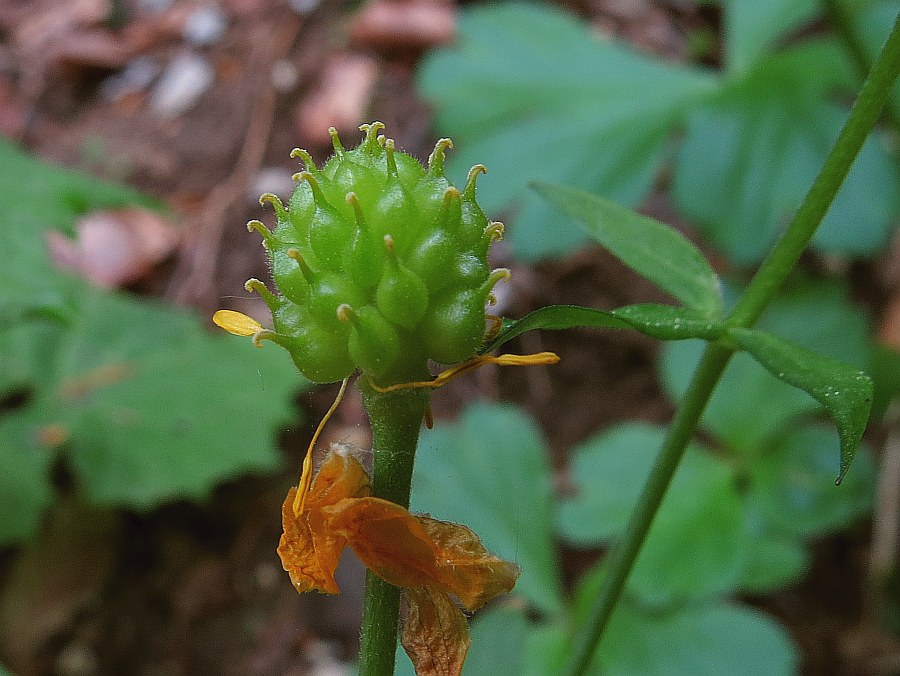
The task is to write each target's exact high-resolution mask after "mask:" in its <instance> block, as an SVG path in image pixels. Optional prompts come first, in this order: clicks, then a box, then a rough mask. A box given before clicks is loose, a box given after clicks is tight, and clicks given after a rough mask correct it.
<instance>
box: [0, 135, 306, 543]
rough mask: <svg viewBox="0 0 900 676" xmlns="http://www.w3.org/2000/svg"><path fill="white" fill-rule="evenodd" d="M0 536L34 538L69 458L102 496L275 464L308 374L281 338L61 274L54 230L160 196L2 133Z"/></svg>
mask: <svg viewBox="0 0 900 676" xmlns="http://www.w3.org/2000/svg"><path fill="white" fill-rule="evenodd" d="M0 182H2V184H3V185H4V190H3V191H2V192H0V213H2V214H3V215H4V219H5V221H6V222H5V226H4V227H3V228H2V229H0V318H2V324H0V401H3V402H4V403H3V407H2V409H0V513H2V514H3V515H4V518H3V519H2V520H0V546H2V545H4V544H9V543H14V542H16V541H19V540H22V539H25V538H28V537H29V536H30V535H32V534H33V533H34V532H35V531H36V529H38V528H39V526H40V521H41V515H42V513H43V510H44V509H45V508H46V507H47V505H48V504H49V503H50V502H51V501H52V500H53V499H54V491H55V489H54V487H53V482H52V480H51V475H52V473H53V467H54V465H55V463H57V462H58V461H62V462H64V463H65V464H66V467H67V468H68V469H69V470H70V471H71V473H72V475H73V476H74V478H75V480H76V483H77V486H78V489H79V490H80V491H81V492H82V494H83V496H84V497H85V498H86V499H87V500H90V501H92V502H94V503H98V504H103V505H115V506H125V507H129V508H134V509H147V508H151V507H153V506H155V505H157V504H159V503H161V502H164V501H167V500H172V499H175V498H188V499H201V498H203V497H205V496H207V495H208V494H209V492H210V491H211V489H212V488H213V487H214V486H215V485H216V484H217V483H218V482H220V481H222V480H224V479H226V478H230V477H234V476H236V475H238V474H240V473H243V472H248V471H262V470H269V469H272V468H274V467H275V466H276V465H277V464H278V454H277V451H276V447H275V444H274V441H275V440H274V432H275V430H276V429H277V426H278V425H279V424H281V423H283V422H285V421H287V420H290V419H291V417H292V415H293V409H292V405H291V395H292V393H294V392H295V391H297V390H298V389H299V388H300V387H302V386H303V382H304V381H302V379H300V378H299V377H298V376H297V375H296V373H295V371H294V369H293V367H292V366H291V365H290V362H289V361H288V359H287V357H286V355H284V354H283V353H282V352H281V351H280V350H263V351H256V350H255V348H253V347H252V346H251V345H250V344H249V342H247V341H233V340H229V339H227V338H226V337H218V336H212V335H209V334H208V333H207V332H206V330H205V329H204V327H203V325H202V323H201V322H200V321H199V320H198V318H197V317H195V316H194V315H193V314H191V313H189V312H185V311H183V310H178V309H175V308H171V307H166V306H164V305H162V304H160V303H157V302H153V301H149V300H142V299H138V298H135V297H132V296H128V295H125V294H121V293H113V292H107V291H100V290H98V289H95V288H92V287H91V286H89V285H88V284H87V283H86V282H84V281H82V280H78V279H75V278H72V277H70V276H68V275H66V274H63V273H61V272H59V271H57V270H56V269H55V268H54V267H53V265H52V264H51V263H50V261H49V258H48V255H47V250H46V246H45V235H46V233H47V232H48V230H50V229H57V230H61V231H63V232H66V233H69V234H71V233H72V227H73V223H74V221H75V219H76V218H77V217H78V216H80V215H83V214H85V213H87V212H89V211H92V210H95V209H102V208H111V207H117V206H123V205H135V204H140V205H144V206H153V205H152V203H151V202H150V201H149V200H148V199H147V198H145V197H143V196H141V195H139V194H138V193H136V192H134V191H133V190H130V189H127V188H124V187H122V186H118V185H113V184H108V183H104V182H101V181H97V180H95V179H92V178H90V177H88V176H86V175H84V174H80V173H78V172H73V171H68V170H64V169H61V168H58V167H54V166H51V165H48V164H45V163H42V162H39V161H37V160H35V159H34V158H32V157H29V156H28V155H26V154H25V153H23V152H21V151H20V150H18V149H17V148H15V147H14V146H12V145H11V144H9V143H7V142H0Z"/></svg>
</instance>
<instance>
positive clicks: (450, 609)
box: [400, 589, 471, 676]
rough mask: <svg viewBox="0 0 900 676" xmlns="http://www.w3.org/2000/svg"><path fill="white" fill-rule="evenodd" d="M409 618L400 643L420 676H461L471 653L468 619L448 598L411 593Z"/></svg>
mask: <svg viewBox="0 0 900 676" xmlns="http://www.w3.org/2000/svg"><path fill="white" fill-rule="evenodd" d="M406 601H407V604H408V605H409V614H408V615H407V617H406V621H405V622H404V623H403V632H402V633H401V635H400V642H401V643H402V644H403V649H404V650H406V654H407V655H409V659H410V660H412V663H413V666H414V667H415V668H416V675H417V676H459V674H461V673H462V668H463V662H465V659H466V653H467V652H468V651H469V643H470V642H471V641H470V639H469V627H468V625H467V623H466V616H465V615H463V614H462V612H461V611H460V609H459V608H457V607H456V605H455V604H454V603H453V601H451V600H450V598H449V597H448V596H447V595H446V594H441V593H439V592H433V591H431V590H429V589H407V590H406Z"/></svg>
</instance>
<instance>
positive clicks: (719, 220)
mask: <svg viewBox="0 0 900 676" xmlns="http://www.w3.org/2000/svg"><path fill="white" fill-rule="evenodd" d="M840 4H841V6H842V7H844V9H846V11H847V12H848V13H849V15H850V17H851V19H852V20H851V22H850V23H851V24H852V25H851V29H852V30H853V31H855V33H854V34H855V35H858V36H859V38H860V42H862V43H863V44H864V45H865V48H866V50H867V51H868V52H870V53H871V52H874V51H875V49H877V47H878V46H880V44H881V41H883V39H884V37H885V36H886V35H887V31H888V30H889V27H890V24H891V21H890V17H892V16H895V15H896V13H897V10H898V8H900V3H898V2H897V1H896V0H885V1H868V2H863V1H859V0H840ZM723 11H724V17H723V21H724V26H723V29H724V30H723V32H724V38H723V40H724V47H723V49H724V55H725V58H724V64H723V67H722V69H721V70H719V71H712V70H710V69H705V68H699V67H694V66H690V65H688V64H677V63H668V62H665V61H663V60H661V59H658V58H655V57H651V56H647V55H644V54H640V53H638V52H636V51H635V50H634V49H632V48H630V47H629V46H627V45H624V44H620V43H618V42H616V41H614V40H603V39H599V38H597V37H596V36H595V35H592V34H591V32H590V31H589V30H588V28H587V27H586V26H584V25H582V24H581V23H579V22H578V21H576V20H575V19H574V18H573V17H571V16H567V15H565V14H562V13H560V12H559V11H557V10H552V9H549V8H547V7H541V6H538V5H527V4H501V5H490V6H481V7H473V8H471V9H469V10H467V11H466V12H464V13H463V15H462V17H461V20H460V26H459V33H460V37H459V40H458V43H457V44H456V45H454V46H452V47H448V48H446V49H443V50H439V51H437V52H435V53H433V54H432V55H431V56H430V58H428V59H427V60H426V62H425V64H424V66H423V68H422V69H421V71H420V73H419V85H420V88H421V90H422V92H423V93H424V94H425V96H426V97H427V98H429V99H430V100H431V101H433V102H434V104H435V110H436V111H437V116H438V119H437V126H438V130H439V131H440V132H441V133H444V134H447V135H450V136H452V137H453V138H454V140H455V141H456V142H457V148H458V152H457V153H455V154H454V157H453V158H452V161H451V167H450V171H451V173H453V172H457V173H459V172H461V171H464V168H467V167H468V166H470V164H472V163H473V161H474V160H475V159H479V158H480V159H483V158H486V157H487V158H490V161H489V163H488V164H489V166H488V168H489V170H490V171H491V174H492V176H491V180H489V181H484V182H483V183H482V185H480V186H479V198H480V200H481V202H482V204H483V205H484V206H485V207H486V208H487V209H489V210H492V211H494V212H495V213H500V212H501V211H502V212H505V213H507V214H509V215H510V221H511V224H512V225H514V227H511V228H510V230H509V233H510V235H509V240H510V242H512V246H513V248H514V250H515V251H516V253H517V254H519V255H520V256H522V257H525V258H528V259H541V258H546V257H550V256H555V255H560V254H564V253H567V252H569V251H571V250H572V249H573V248H574V247H576V246H579V245H580V244H582V243H584V242H585V240H586V238H585V235H584V233H583V232H581V231H580V230H578V229H577V228H574V227H571V226H568V225H566V220H565V219H561V218H560V217H559V215H558V213H556V212H554V211H553V210H552V209H551V208H550V206H549V205H547V204H545V203H542V202H540V201H538V200H537V199H536V197H535V196H534V195H533V194H529V192H528V191H527V189H526V185H527V183H528V182H529V181H534V180H546V179H547V178H548V177H550V178H552V180H554V181H559V182H561V183H565V184H568V185H571V186H574V187H576V188H582V189H584V190H588V191H590V192H594V193H597V194H600V195H603V196H604V197H607V198H609V199H611V200H614V201H616V202H621V203H623V204H626V205H629V206H634V205H636V204H638V203H640V202H641V201H642V200H643V199H644V198H645V197H646V196H647V194H648V193H649V192H650V190H651V188H652V186H653V184H654V182H655V181H656V180H657V178H658V176H659V175H660V171H661V168H662V167H663V166H670V167H671V185H672V196H673V200H674V203H675V206H676V207H677V208H678V210H679V211H680V212H681V214H683V215H684V216H685V217H687V218H688V219H690V220H691V221H692V222H693V223H694V224H695V225H696V226H698V227H699V228H700V229H701V230H702V232H703V233H704V234H705V236H706V238H707V239H708V241H709V242H710V243H711V244H714V245H715V246H716V247H718V248H719V249H720V250H721V251H722V252H723V253H724V254H725V255H726V256H727V257H728V258H729V259H730V260H731V261H732V262H733V263H735V264H737V265H747V264H752V263H755V262H757V261H758V260H760V259H761V257H762V255H763V254H764V252H765V251H766V250H767V249H768V247H769V246H770V245H771V243H772V241H773V240H774V238H775V236H776V235H777V233H778V232H779V231H780V229H781V228H782V226H783V225H784V223H785V221H786V220H787V218H788V217H789V216H790V215H791V213H792V212H793V210H794V209H796V207H797V206H798V205H799V203H800V200H801V199H802V197H803V195H804V193H805V192H806V190H807V188H808V187H809V185H810V184H811V182H812V179H813V177H814V175H815V172H816V171H817V170H818V168H819V167H820V166H821V164H822V160H823V159H824V157H825V153H826V152H827V150H828V148H829V146H830V144H831V142H832V141H833V140H834V138H835V137H836V135H837V131H838V129H839V127H840V124H841V122H842V120H843V119H844V117H845V116H846V111H845V105H844V104H845V103H846V101H847V100H848V98H849V97H850V96H852V95H853V94H854V92H855V91H856V89H857V88H858V86H859V84H860V80H859V76H858V74H857V73H856V72H855V70H854V64H853V62H852V59H851V58H850V55H849V53H848V49H847V48H846V47H845V46H844V45H843V44H842V43H841V41H840V40H838V39H837V38H836V37H835V36H833V35H830V34H824V35H823V34H821V33H819V32H816V33H814V34H811V35H810V36H809V37H805V38H803V39H800V40H788V38H789V37H790V36H791V35H792V34H794V32H796V31H798V30H799V29H800V28H802V27H803V26H804V25H805V24H807V23H808V22H809V21H811V20H813V19H815V18H817V17H818V15H819V13H820V10H819V8H818V4H817V3H815V2H812V0H802V1H799V0H763V1H760V2H746V1H744V0H731V1H726V2H724V8H723ZM896 89H897V90H898V91H900V88H896ZM894 98H895V105H896V101H897V100H898V99H900V94H898V95H895V97H894ZM898 182H900V172H898V167H897V162H896V157H895V156H892V153H891V151H890V150H889V147H888V144H887V142H886V141H885V139H883V138H881V137H880V136H879V135H878V134H876V135H873V136H872V137H871V138H870V139H869V140H868V142H867V143H866V146H865V147H864V148H863V151H862V153H861V154H860V157H859V158H858V160H857V162H856V164H855V166H854V168H853V170H852V171H851V173H850V176H849V177H848V179H847V181H846V184H845V185H844V187H843V189H842V190H841V193H840V194H839V196H838V198H837V200H836V202H835V204H834V206H833V207H832V209H831V212H830V213H829V215H828V216H827V217H826V219H825V222H824V223H823V225H822V227H821V228H820V230H819V232H818V234H817V236H816V239H815V242H814V246H815V247H817V248H818V249H820V250H822V251H826V252H830V253H836V254H841V255H848V256H858V257H866V256H871V255H873V254H874V253H876V252H877V251H878V250H879V248H880V247H881V246H882V245H883V244H884V243H885V242H886V241H887V238H888V235H889V233H890V231H891V229H892V228H893V227H894V226H895V225H896V220H897V217H898V210H900V193H898V191H897V190H896V189H895V188H896V185H897V184H898ZM850 224H852V226H851V225H850ZM551 233H552V234H551Z"/></svg>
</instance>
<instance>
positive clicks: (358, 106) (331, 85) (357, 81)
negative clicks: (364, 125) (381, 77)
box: [295, 53, 378, 145]
mask: <svg viewBox="0 0 900 676" xmlns="http://www.w3.org/2000/svg"><path fill="white" fill-rule="evenodd" d="M377 78H378V64H377V62H376V61H375V59H374V58H372V57H369V56H364V55H362V54H348V53H344V54H339V55H337V56H336V57H334V58H333V59H332V60H331V61H330V62H329V63H328V64H327V65H326V66H325V68H324V70H323V72H322V76H321V78H320V79H319V82H318V84H317V85H316V87H315V89H314V90H313V91H312V93H311V94H310V95H309V96H308V97H306V98H305V99H304V100H303V101H302V102H301V103H300V105H299V106H298V107H297V109H296V112H295V120H296V126H297V131H298V132H299V133H300V136H301V137H302V138H303V139H305V140H307V142H308V143H310V144H311V145H312V144H318V145H330V144H331V137H330V136H329V134H328V128H329V127H335V128H336V129H337V130H338V131H339V132H351V131H352V132H355V131H356V130H357V126H358V125H359V121H360V120H361V119H363V118H365V117H366V108H367V107H368V105H369V100H370V98H371V97H372V91H373V90H374V88H375V81H376V79H377Z"/></svg>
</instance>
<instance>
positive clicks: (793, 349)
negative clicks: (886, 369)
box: [728, 328, 874, 483]
mask: <svg viewBox="0 0 900 676" xmlns="http://www.w3.org/2000/svg"><path fill="white" fill-rule="evenodd" d="M728 335H729V336H731V337H732V338H734V339H735V340H736V341H737V342H738V344H739V345H740V346H741V347H742V348H744V349H745V350H747V351H748V352H749V353H750V354H751V355H753V357H755V358H756V360H757V361H758V362H759V363H760V364H762V365H763V366H765V367H766V369H767V370H768V371H769V373H771V374H772V375H773V376H775V377H776V378H778V379H779V380H781V381H784V382H786V383H788V384H789V385H793V386H794V387H797V388H799V389H801V390H803V391H805V392H807V393H808V394H809V395H810V396H811V397H813V398H814V399H815V400H816V401H818V402H819V403H820V404H822V406H824V407H825V410H826V411H828V414H829V415H830V416H831V418H832V420H834V422H835V424H836V425H837V428H838V434H839V435H840V437H841V453H840V457H841V463H840V473H839V474H838V478H837V483H840V482H841V481H842V480H843V478H844V475H846V474H847V470H848V469H850V463H851V462H852V461H853V456H854V455H856V449H857V448H858V447H859V442H860V440H861V439H862V435H863V432H864V431H865V430H866V423H867V422H868V420H869V411H870V410H871V408H872V397H873V389H874V387H873V385H872V379H871V378H870V377H869V376H868V375H867V374H866V373H865V372H863V371H860V370H858V369H855V368H853V367H852V366H849V365H847V364H845V363H844V362H841V361H838V360H837V359H832V358H831V357H826V356H825V355H821V354H818V353H816V352H812V351H811V350H807V349H806V348H804V347H801V346H799V345H797V344H795V343H792V342H789V341H786V340H784V339H783V338H779V337H778V336H776V335H774V334H772V333H767V332H765V331H758V330H756V329H742V328H733V329H729V330H728Z"/></svg>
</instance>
